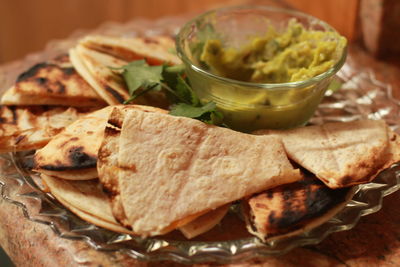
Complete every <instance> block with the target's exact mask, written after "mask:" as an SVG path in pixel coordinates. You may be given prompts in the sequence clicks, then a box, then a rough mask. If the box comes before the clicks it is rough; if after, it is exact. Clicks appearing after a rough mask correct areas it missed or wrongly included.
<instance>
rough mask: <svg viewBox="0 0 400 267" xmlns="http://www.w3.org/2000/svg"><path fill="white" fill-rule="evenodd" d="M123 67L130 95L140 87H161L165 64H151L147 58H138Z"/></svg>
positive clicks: (157, 88) (154, 88)
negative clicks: (147, 61)
mask: <svg viewBox="0 0 400 267" xmlns="http://www.w3.org/2000/svg"><path fill="white" fill-rule="evenodd" d="M122 69H123V72H122V76H123V77H124V79H125V82H126V84H127V85H128V91H129V94H130V95H134V93H135V92H136V91H137V90H138V89H139V88H142V89H148V88H150V87H152V89H153V90H160V89H161V85H160V83H161V80H162V70H163V66H149V65H148V64H147V63H146V61H145V60H137V61H132V62H130V63H129V64H127V65H125V66H123V67H122Z"/></svg>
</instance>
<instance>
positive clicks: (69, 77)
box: [1, 55, 106, 107]
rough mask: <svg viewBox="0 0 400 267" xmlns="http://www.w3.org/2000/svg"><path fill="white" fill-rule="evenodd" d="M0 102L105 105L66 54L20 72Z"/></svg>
mask: <svg viewBox="0 0 400 267" xmlns="http://www.w3.org/2000/svg"><path fill="white" fill-rule="evenodd" d="M1 103H2V104H3V105H58V106H75V107H91V106H105V105H106V103H105V102H104V100H103V99H102V98H100V97H99V96H98V95H97V93H96V92H95V91H94V90H93V89H92V87H91V86H90V85H89V84H87V83H86V81H85V80H84V79H83V78H81V77H80V76H79V74H78V73H77V72H76V71H75V69H74V68H73V66H72V64H71V62H70V61H69V57H68V55H65V56H61V57H58V58H56V59H54V60H51V61H48V62H44V63H39V64H36V65H35V66H33V67H31V68H30V69H29V70H27V71H26V72H24V73H22V74H21V75H20V76H19V77H18V78H17V81H16V83H15V85H14V86H13V87H11V88H10V89H9V90H7V91H6V92H5V93H4V95H3V96H2V98H1Z"/></svg>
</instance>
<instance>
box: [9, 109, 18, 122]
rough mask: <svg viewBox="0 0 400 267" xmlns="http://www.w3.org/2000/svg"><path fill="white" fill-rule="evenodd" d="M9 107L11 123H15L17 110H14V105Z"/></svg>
mask: <svg viewBox="0 0 400 267" xmlns="http://www.w3.org/2000/svg"><path fill="white" fill-rule="evenodd" d="M9 108H10V110H11V113H12V122H11V123H12V124H17V121H18V114H17V111H16V110H15V108H16V107H15V106H10V107H9Z"/></svg>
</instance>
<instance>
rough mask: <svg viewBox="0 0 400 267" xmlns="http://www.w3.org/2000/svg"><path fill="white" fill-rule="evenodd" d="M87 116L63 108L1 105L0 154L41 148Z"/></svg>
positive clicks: (72, 109) (83, 112) (75, 110)
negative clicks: (79, 119) (67, 127)
mask: <svg viewBox="0 0 400 267" xmlns="http://www.w3.org/2000/svg"><path fill="white" fill-rule="evenodd" d="M85 113H86V112H85V111H81V112H80V111H78V110H77V109H75V108H63V107H58V108H55V107H54V108H49V107H43V106H31V107H26V106H22V107H16V106H0V152H1V153H5V152H12V151H22V150H32V149H39V148H41V147H43V146H45V145H46V144H47V143H48V142H49V141H50V139H51V138H52V137H53V136H55V135H56V134H58V133H59V132H61V131H62V130H63V129H64V128H65V127H66V126H68V125H70V124H71V123H73V122H74V121H75V120H77V119H78V118H79V117H81V116H83V115H84V114H85Z"/></svg>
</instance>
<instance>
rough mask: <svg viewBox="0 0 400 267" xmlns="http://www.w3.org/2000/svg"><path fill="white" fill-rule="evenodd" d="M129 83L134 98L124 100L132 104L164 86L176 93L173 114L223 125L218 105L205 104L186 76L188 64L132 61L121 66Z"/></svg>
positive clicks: (170, 91) (168, 90) (174, 94)
mask: <svg viewBox="0 0 400 267" xmlns="http://www.w3.org/2000/svg"><path fill="white" fill-rule="evenodd" d="M119 69H122V70H123V71H122V76H123V78H124V80H125V82H126V84H127V86H128V90H129V94H130V95H131V97H130V98H129V99H128V100H126V101H125V102H124V104H128V103H130V102H131V101H132V100H134V99H135V98H137V97H139V96H141V95H143V94H145V93H147V92H149V91H151V90H160V89H161V88H163V89H164V90H166V92H169V94H170V95H172V96H173V99H174V102H173V103H174V104H175V105H174V106H172V109H171V111H170V114H171V115H174V116H183V117H189V118H193V119H197V120H200V121H203V122H205V123H209V124H215V125H220V124H221V123H222V118H223V116H222V113H221V112H219V111H217V107H216V104H215V103H214V102H209V103H207V104H205V105H202V103H201V102H200V99H199V98H198V97H197V95H196V94H195V92H194V91H193V89H192V87H191V85H190V83H189V81H188V80H187V79H186V78H185V66H184V65H176V66H168V65H163V66H149V65H148V64H147V63H146V61H145V60H137V61H132V62H130V63H129V64H127V65H125V66H123V67H121V68H119Z"/></svg>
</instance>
